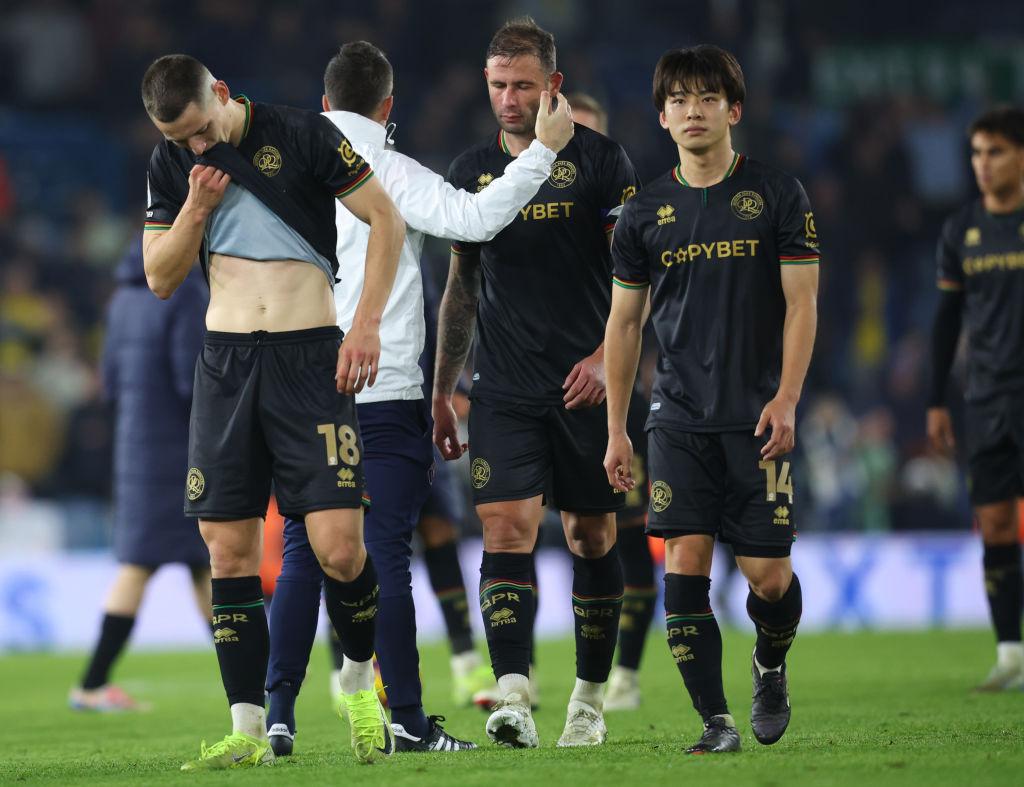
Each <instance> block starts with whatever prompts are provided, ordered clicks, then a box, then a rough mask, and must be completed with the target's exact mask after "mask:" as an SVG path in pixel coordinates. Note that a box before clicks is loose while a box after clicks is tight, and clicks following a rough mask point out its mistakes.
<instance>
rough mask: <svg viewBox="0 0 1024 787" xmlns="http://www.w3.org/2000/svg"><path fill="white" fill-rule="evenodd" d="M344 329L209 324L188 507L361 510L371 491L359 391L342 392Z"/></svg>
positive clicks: (253, 512)
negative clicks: (251, 329)
mask: <svg viewBox="0 0 1024 787" xmlns="http://www.w3.org/2000/svg"><path fill="white" fill-rule="evenodd" d="M340 345H341V331H340V330H339V329H338V328H336V327H326V328H312V329H309V330H305V331H286V332H281V333H267V332H266V331H257V332H255V333H222V332H218V331H209V332H207V334H206V341H205V343H204V344H203V351H202V354H201V355H200V356H199V360H198V362H197V363H196V378H195V389H194V393H193V397H192V418H191V423H190V425H189V439H188V466H189V470H188V476H187V479H186V484H185V514H186V516H192V517H200V518H202V519H214V520H232V519H249V518H250V517H262V516H265V515H266V513H267V503H268V501H269V498H270V484H271V480H273V482H274V493H275V494H276V496H277V505H278V509H279V510H280V512H281V513H282V514H283V515H284V516H286V517H288V518H290V519H301V518H302V517H303V516H305V515H306V514H308V513H309V512H310V511H322V510H325V509H332V508H358V507H359V506H360V505H361V503H362V496H363V490H364V486H365V484H364V480H363V465H362V454H363V446H362V442H361V441H360V439H359V423H358V421H357V419H356V407H355V399H354V397H352V396H345V395H344V394H339V393H338V392H337V389H336V387H335V382H334V374H335V370H336V368H337V363H338V347H339V346H340Z"/></svg>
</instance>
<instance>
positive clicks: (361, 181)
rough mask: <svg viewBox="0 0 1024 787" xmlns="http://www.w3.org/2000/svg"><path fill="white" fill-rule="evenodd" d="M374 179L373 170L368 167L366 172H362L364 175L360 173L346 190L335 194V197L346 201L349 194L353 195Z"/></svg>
mask: <svg viewBox="0 0 1024 787" xmlns="http://www.w3.org/2000/svg"><path fill="white" fill-rule="evenodd" d="M372 177H373V170H372V169H370V167H367V168H366V169H365V170H363V171H362V173H360V175H359V177H357V178H356V179H355V180H353V181H352V182H351V183H349V184H348V185H347V186H345V188H343V189H341V190H340V191H336V192H334V196H335V197H337V198H338V199H344V198H345V197H347V196H348V195H349V194H353V193H355V192H356V191H358V190H359V189H360V188H361V187H362V186H363V185H365V184H366V182H367V181H368V180H369V179H370V178H372Z"/></svg>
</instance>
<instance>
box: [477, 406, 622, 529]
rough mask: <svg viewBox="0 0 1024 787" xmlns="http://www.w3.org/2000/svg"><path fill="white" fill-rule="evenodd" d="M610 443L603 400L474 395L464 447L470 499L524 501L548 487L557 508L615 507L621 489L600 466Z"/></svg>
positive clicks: (585, 510)
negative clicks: (569, 403) (567, 402)
mask: <svg viewBox="0 0 1024 787" xmlns="http://www.w3.org/2000/svg"><path fill="white" fill-rule="evenodd" d="M607 448H608V411H607V408H606V407H605V405H603V404H602V405H599V406H597V407H588V408H585V409H583V410H566V409H565V407H563V406H562V405H537V404H519V403H516V402H504V401H499V400H497V399H489V398H477V397H474V398H473V405H472V407H470V408H469V452H470V457H471V458H472V464H471V465H470V475H471V480H472V486H473V502H474V503H476V504H477V505H480V504H481V503H496V502H498V501H502V500H526V499H528V498H531V497H534V496H536V495H540V494H545V493H547V496H548V498H549V499H548V502H549V503H551V504H552V505H553V506H555V508H557V509H559V510H560V511H569V512H572V513H577V514H604V513H609V512H614V511H619V510H621V509H622V507H623V505H624V504H625V495H623V494H622V493H621V492H618V491H617V490H614V489H612V487H611V486H610V485H609V484H608V476H607V475H605V472H604V464H603V463H604V454H605V451H606V450H607Z"/></svg>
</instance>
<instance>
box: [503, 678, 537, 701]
mask: <svg viewBox="0 0 1024 787" xmlns="http://www.w3.org/2000/svg"><path fill="white" fill-rule="evenodd" d="M498 693H499V694H501V696H503V697H507V696H508V695H509V694H518V695H519V696H520V697H522V698H523V701H524V702H526V704H527V705H529V704H530V679H529V678H528V677H526V676H525V675H520V674H519V673H517V672H510V673H509V674H508V675H502V676H501V677H500V678H498Z"/></svg>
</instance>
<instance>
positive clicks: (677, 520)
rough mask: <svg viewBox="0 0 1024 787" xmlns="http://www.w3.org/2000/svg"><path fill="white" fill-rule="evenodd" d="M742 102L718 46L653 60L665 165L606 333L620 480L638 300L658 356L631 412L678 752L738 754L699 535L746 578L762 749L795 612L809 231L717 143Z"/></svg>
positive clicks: (630, 220)
mask: <svg viewBox="0 0 1024 787" xmlns="http://www.w3.org/2000/svg"><path fill="white" fill-rule="evenodd" d="M744 96H745V87H744V82H743V73H742V71H741V70H740V66H739V64H738V63H737V62H736V59H735V58H734V57H733V56H732V55H731V54H729V53H728V52H725V51H723V50H721V49H719V48H717V47H713V46H699V47H695V48H693V49H685V50H675V51H671V52H668V53H666V54H665V55H663V56H662V58H661V60H660V61H659V62H658V65H657V68H656V70H655V74H654V104H655V106H656V107H657V110H658V113H659V118H660V122H661V125H662V127H663V128H665V129H666V130H668V132H669V133H670V134H671V136H672V139H673V141H674V142H675V143H676V146H677V148H678V152H679V164H678V165H677V166H676V167H674V168H673V169H672V170H671V171H669V172H668V173H666V174H665V175H663V176H661V177H660V178H658V179H657V180H655V181H654V182H652V183H651V184H650V185H649V186H648V187H647V188H645V189H644V190H643V191H642V192H641V193H640V194H639V195H638V196H637V197H636V198H634V199H632V200H630V201H629V202H627V203H626V205H625V207H624V208H623V211H622V216H621V217H620V218H619V222H618V224H617V226H616V228H615V240H614V244H613V250H612V254H613V257H614V260H615V283H616V285H617V286H616V287H615V292H614V295H613V298H612V312H611V316H610V318H609V321H608V331H607V334H606V338H605V347H606V354H607V366H608V429H609V442H608V453H607V456H606V457H605V469H606V470H607V472H608V479H609V481H610V482H612V483H614V484H616V485H617V486H618V487H619V488H620V489H623V490H627V489H630V488H631V487H632V485H633V483H634V479H633V478H632V477H631V461H630V460H631V457H632V447H631V445H630V442H629V439H628V438H627V436H626V413H627V405H628V402H629V396H630V391H631V388H632V383H633V377H634V376H635V374H636V366H637V362H638V359H639V356H640V328H641V325H642V311H643V306H644V301H645V299H646V298H647V296H648V293H650V299H651V320H652V323H653V327H654V332H655V335H656V336H657V340H658V346H659V351H660V352H659V357H658V365H657V376H656V380H655V384H654V390H653V392H652V395H651V412H650V416H649V418H648V421H647V430H648V463H649V477H650V479H651V482H652V484H651V507H650V517H649V519H648V525H647V527H648V532H650V533H652V534H653V535H657V536H661V537H663V538H664V539H665V571H666V574H665V613H666V616H667V626H668V640H669V646H670V649H671V652H672V656H673V658H674V659H675V661H676V664H677V665H678V667H679V670H680V672H681V673H682V677H683V680H684V682H685V683H686V688H687V690H688V691H689V693H690V697H691V698H692V700H693V704H694V707H695V708H696V709H697V711H698V712H699V713H700V714H701V716H702V718H703V720H704V734H703V736H702V737H701V739H700V741H699V742H698V743H697V744H695V745H694V746H692V747H690V749H689V751H690V752H692V753H704V752H723V751H738V750H739V748H740V738H739V734H738V733H737V731H736V726H735V723H734V722H733V718H732V716H731V715H729V710H728V706H727V705H726V701H725V694H724V692H723V689H722V668H721V660H722V639H721V634H720V632H719V629H718V624H717V622H716V621H715V617H714V613H713V612H712V611H711V605H710V599H709V590H710V585H711V580H710V578H709V577H710V574H711V557H712V550H713V546H714V540H715V537H716V536H717V537H718V538H719V539H720V540H722V541H724V542H727V543H730V544H731V545H732V549H733V552H734V554H735V556H736V562H737V565H738V566H739V569H740V570H741V571H742V572H743V574H744V576H745V577H746V579H747V581H748V583H749V585H750V588H751V592H750V594H749V595H748V597H747V611H748V613H749V614H750V617H751V619H752V620H753V621H754V624H755V627H756V630H757V644H756V646H755V650H754V657H753V664H752V673H753V679H754V703H753V709H752V712H751V724H752V726H753V729H754V735H755V737H756V738H757V739H758V740H759V741H760V742H761V743H774V742H775V741H777V740H778V739H779V738H780V737H782V734H783V733H784V732H785V729H786V726H787V725H788V723H789V715H790V711H789V695H788V689H787V683H786V664H785V656H786V652H787V651H788V649H789V646H790V644H791V643H792V641H793V637H794V636H795V634H796V627H797V623H798V622H799V619H800V612H801V595H800V583H799V581H798V580H797V577H796V575H795V574H793V570H792V565H791V563H790V558H789V554H790V548H791V545H792V541H793V537H794V534H795V521H796V519H795V516H796V514H795V512H796V510H797V508H798V504H797V502H796V501H795V499H794V494H793V481H792V479H793V471H792V459H791V458H790V457H789V456H788V454H789V452H790V451H791V450H792V448H793V441H794V421H795V409H796V403H797V401H798V399H799V397H800V391H801V388H802V386H803V381H804V376H805V375H806V372H807V367H808V364H809V362H810V357H811V349H812V347H813V344H814V332H815V325H816V293H817V283H818V265H817V263H818V256H819V255H818V240H817V233H816V230H815V226H814V216H813V214H812V213H811V209H810V207H809V205H808V202H807V197H806V195H805V194H804V190H803V187H802V186H801V185H800V183H799V182H798V181H797V180H796V179H794V178H792V177H790V176H788V175H786V174H784V173H782V172H779V171H778V170H775V169H772V168H771V167H768V166H766V165H764V164H761V163H760V162H757V161H752V160H750V159H748V158H746V157H745V156H743V155H741V154H739V153H736V152H735V151H734V150H733V148H732V140H731V129H732V127H733V126H734V125H736V123H738V122H739V120H740V116H741V114H742V106H743V99H744Z"/></svg>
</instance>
